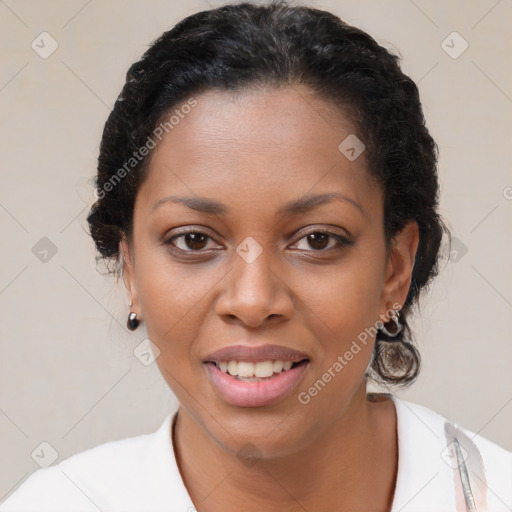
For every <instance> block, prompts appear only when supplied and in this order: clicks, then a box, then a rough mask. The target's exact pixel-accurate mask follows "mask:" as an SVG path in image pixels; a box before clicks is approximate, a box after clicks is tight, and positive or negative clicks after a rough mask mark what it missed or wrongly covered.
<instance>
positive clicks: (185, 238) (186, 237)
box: [165, 231, 211, 252]
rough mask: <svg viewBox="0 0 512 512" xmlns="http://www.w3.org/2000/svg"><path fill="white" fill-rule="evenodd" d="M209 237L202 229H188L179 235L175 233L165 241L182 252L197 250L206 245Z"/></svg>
mask: <svg viewBox="0 0 512 512" xmlns="http://www.w3.org/2000/svg"><path fill="white" fill-rule="evenodd" d="M208 240H211V238H210V237H209V236H208V235H207V234H206V233H203V232H202V231H188V232H186V233H183V234H181V235H175V236H173V237H171V238H170V239H169V240H167V241H166V242H165V244H166V245H172V246H174V247H176V248H177V249H179V250H181V251H183V252H199V251H201V250H202V249H204V248H205V247H206V245H207V244H208Z"/></svg>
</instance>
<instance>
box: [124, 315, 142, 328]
mask: <svg viewBox="0 0 512 512" xmlns="http://www.w3.org/2000/svg"><path fill="white" fill-rule="evenodd" d="M139 323H140V322H139V320H137V313H133V312H131V313H130V314H129V315H128V322H127V323H126V325H127V327H128V329H130V331H135V329H137V327H138V326H139Z"/></svg>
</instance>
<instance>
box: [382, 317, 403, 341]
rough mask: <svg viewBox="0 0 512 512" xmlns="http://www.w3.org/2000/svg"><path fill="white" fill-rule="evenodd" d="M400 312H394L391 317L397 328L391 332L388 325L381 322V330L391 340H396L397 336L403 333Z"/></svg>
mask: <svg viewBox="0 0 512 512" xmlns="http://www.w3.org/2000/svg"><path fill="white" fill-rule="evenodd" d="M399 315H400V311H393V313H392V315H391V320H392V321H393V322H394V325H395V327H394V328H392V330H391V331H390V330H389V329H388V328H387V327H386V325H385V324H384V323H382V322H380V325H379V329H380V331H382V332H383V333H384V334H385V335H386V336H389V337H390V338H394V337H395V336H397V335H398V334H399V333H400V332H402V329H403V325H402V324H401V323H400V320H399V318H398V317H399Z"/></svg>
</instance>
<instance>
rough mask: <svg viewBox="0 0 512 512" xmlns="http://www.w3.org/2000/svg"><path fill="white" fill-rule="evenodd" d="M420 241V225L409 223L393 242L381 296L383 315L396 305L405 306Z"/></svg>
mask: <svg viewBox="0 0 512 512" xmlns="http://www.w3.org/2000/svg"><path fill="white" fill-rule="evenodd" d="M419 240H420V237H419V229H418V224H417V223H416V222H415V221H409V222H408V223H407V224H406V225H405V227H404V228H403V229H402V231H400V232H399V233H397V234H396V235H395V237H394V238H393V240H392V241H391V246H390V249H389V254H388V261H387V263H386V270H385V276H384V287H383V289H382V295H381V310H382V311H381V313H383V312H385V311H388V310H389V309H390V308H391V305H392V304H395V303H398V304H400V306H403V304H404V302H405V300H406V299H407V294H408V293H409V287H410V286H411V280H412V271H413V268H414V261H415V258H416V251H417V249H418V243H419Z"/></svg>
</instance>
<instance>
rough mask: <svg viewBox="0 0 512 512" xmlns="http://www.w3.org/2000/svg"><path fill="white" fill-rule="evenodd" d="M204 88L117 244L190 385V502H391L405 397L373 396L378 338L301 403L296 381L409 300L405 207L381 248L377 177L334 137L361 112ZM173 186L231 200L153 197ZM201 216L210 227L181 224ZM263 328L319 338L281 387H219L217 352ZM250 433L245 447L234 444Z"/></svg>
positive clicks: (158, 155) (130, 281) (327, 505)
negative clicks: (238, 399)
mask: <svg viewBox="0 0 512 512" xmlns="http://www.w3.org/2000/svg"><path fill="white" fill-rule="evenodd" d="M196 99H197V102H198V104H197V106H196V107H195V108H194V109H193V110H192V111H191V112H190V113H189V114H188V115H187V116H186V117H185V118H184V119H182V120H181V121H180V123H179V124H178V125H177V126H175V127H174V129H173V130H172V131H170V132H169V133H168V134H167V135H166V136H165V137H164V138H163V140H162V141H161V142H160V143H159V144H158V145H157V147H156V148H155V149H154V150H153V153H152V155H151V161H150V164H149V168H148V176H147V179H146V180H145V181H144V182H143V184H142V185H141V187H140V189H139V192H138V194H137V198H136V202H135V209H134V230H133V238H132V240H127V239H123V241H122V244H121V249H122V253H123V258H124V267H123V268H124V280H125V284H126V287H127V290H128V293H129V295H130V296H131V298H132V300H133V307H132V308H131V310H132V311H134V312H136V313H137V315H138V318H139V319H141V320H143V321H144V322H145V324H146V328H147V331H148V335H149V338H150V339H151V340H152V341H153V343H155V345H157V346H158V348H159V349H160V351H161V354H160V357H158V359H157V364H158V366H159V369H160V371H161V373H162V375H163V377H164V379H165V380H166V382H167V383H168V385H169V386H170V387H171V389H172V390H173V392H174V393H175V394H176V396H177V398H178V399H179V401H180V410H179V414H178V419H177V422H176V428H175V443H176V455H177V460H178V465H179V468H180V471H181V474H182V478H183V480H184V483H185V485H186V487H187V489H188V491H189V494H190V496H191V498H192V500H193V502H194V504H195V506H196V509H197V510H198V511H199V512H217V511H223V512H225V511H235V510H240V509H243V510H246V511H248V512H251V511H258V512H259V511H261V510H265V511H268V512H273V511H278V510H279V511H282V510H286V511H291V512H294V511H301V512H303V511H304V510H306V511H315V512H324V511H332V510H340V511H341V510H346V511H356V510H360V511H366V512H367V511H380V512H382V511H386V510H389V509H390V507H391V503H392V499H393V494H394V489H395V482H396V470H397V439H396V414H395V410H394V405H393V403H392V402H391V401H389V400H385V401H382V402H371V401H369V400H367V398H366V381H365V377H364V373H365V370H366V368H367V366H368V363H369V361H370V357H371V354H372V351H373V346H374V339H373V338H369V339H368V342H367V343H366V344H360V348H361V349H360V351H359V352H358V353H357V354H356V355H354V357H353V358H352V359H351V360H350V361H349V362H348V364H346V366H344V368H343V369H342V371H340V372H339V373H337V374H336V376H335V377H333V378H332V379H331V380H330V382H329V383H328V384H327V385H326V386H325V387H324V388H323V389H322V390H321V391H320V392H319V393H318V394H316V396H314V397H312V398H311V400H310V401H309V402H308V403H307V404H304V403H301V402H300V401H299V400H298V396H299V393H300V392H304V391H305V390H306V391H307V390H308V389H309V388H310V387H311V386H312V385H313V384H314V383H315V382H316V381H318V379H320V378H321V377H322V375H323V374H324V372H326V371H327V369H328V368H329V367H332V365H333V363H334V362H335V361H336V360H337V358H338V356H340V355H343V354H344V353H345V352H346V351H347V350H348V349H349V347H350V346H351V344H352V343H353V341H354V340H356V339H357V336H358V334H360V333H361V332H362V331H364V329H365V328H369V327H371V326H374V325H375V323H376V322H377V321H378V320H379V319H381V318H383V316H385V315H386V313H387V312H388V311H389V309H390V307H391V305H393V304H403V303H404V301H405V299H406V296H407V292H408V290H409V286H410V282H411V273H412V268H413V264H414V256H415V254H416V250H417V245H418V229H417V226H416V224H415V223H413V222H411V223H409V224H408V225H407V226H406V228H405V229H404V230H403V231H402V232H401V233H399V235H397V237H396V238H395V239H394V240H393V241H392V244H391V245H390V247H389V250H387V248H386V243H385V238H384V229H383V197H382V190H381V188H380V187H379V185H378V184H377V183H375V181H373V180H372V178H371V175H370V172H369V170H368V168H367V162H366V160H365V158H364V153H363V155H361V156H360V157H359V158H357V159H356V160H354V161H350V160H349V159H347V158H346V157H345V156H344V155H343V154H342V153H341V152H340V151H339V149H338V145H339V144H340V142H341V141H343V140H344V139H345V138H346V137H347V136H348V135H350V134H352V133H355V129H354V127H353V126H352V125H351V123H350V121H349V120H348V118H347V117H345V116H344V115H343V113H342V112H341V111H339V110H338V109H336V108H335V107H334V106H333V105H332V104H330V103H328V102H325V101H324V100H321V99H319V98H317V97H316V96H315V95H314V94H313V93H312V92H310V91H309V90H308V89H306V88H305V87H293V88H292V87H287V88H281V89H277V90H276V89H272V90H266V91H262V90H259V91H256V90H246V91H243V92H242V93H237V94H232V93H228V92H214V91H210V92H206V93H202V94H200V95H197V97H196ZM333 192H336V193H339V194H340V195H342V196H343V197H344V198H345V199H334V200H331V201H329V202H326V203H324V204H321V205H317V206H316V207H314V208H313V209H311V210H309V211H303V212H299V213H295V214H293V215H291V216H287V217H285V216H283V215H278V213H277V212H278V211H279V210H280V209H281V208H282V207H283V206H284V205H285V203H287V202H289V201H292V200H295V199H298V198H301V197H303V196H304V195H309V194H323V193H333ZM171 195H175V196H178V195H179V196H189V197H197V196H200V197H208V198H211V199H214V200H216V201H219V202H222V203H223V204H224V205H225V207H226V209H227V210H228V211H227V213H225V214H222V213H220V212H217V213H204V212H199V211H196V210H194V209H191V208H189V207H187V206H185V205H183V204H178V203H175V202H172V201H165V202H163V203H162V204H161V205H160V206H158V207H156V208H155V207H154V205H155V203H156V202H157V201H159V200H161V199H162V198H165V197H167V196H171ZM191 228H195V229H198V230H200V231H201V232H202V233H204V235H205V236H203V237H200V236H199V237H198V236H197V235H195V236H192V237H190V236H188V237H187V236H184V235H186V233H187V232H190V229H191ZM311 233H328V234H330V235H331V236H330V237H327V238H325V237H324V238H323V239H322V240H321V241H319V239H318V238H316V240H311V237H307V235H308V234H311ZM178 235H182V236H180V237H179V238H173V237H178ZM332 235H339V236H341V237H343V238H344V239H345V240H346V241H345V242H340V243H338V242H337V239H336V238H335V237H334V236H332ZM317 236H318V235H317ZM247 237H252V238H254V239H255V240H256V241H257V243H258V244H259V246H260V247H261V249H262V253H261V254H260V255H259V256H258V257H257V258H256V259H255V260H254V261H252V262H251V263H247V262H246V261H245V260H244V259H243V258H241V257H240V256H239V254H238V253H237V252H236V248H237V247H238V246H239V245H240V244H241V243H242V242H243V241H244V240H245V239H246V238H247ZM171 238H172V241H171ZM166 242H167V243H166ZM267 343H271V344H278V345H283V346H285V347H290V348H293V349H296V350H300V351H303V352H305V353H307V354H308V356H309V359H310V361H309V363H308V366H307V368H306V371H305V372H304V374H303V377H302V380H301V381H300V382H299V384H298V386H297V388H296V389H294V391H293V392H292V393H291V394H289V395H288V396H286V397H285V398H284V399H282V400H280V401H279V402H277V403H274V404H273V405H267V406H260V407H238V406H234V405H231V404H229V403H227V402H226V401H224V400H223V399H222V397H221V396H220V395H219V394H218V392H217V391H216V389H215V387H214V386H213V385H212V383H211V381H210V379H209V376H208V372H207V371H206V368H205V364H204V361H205V358H206V356H207V355H208V354H210V353H211V352H212V351H214V350H217V349H220V348H222V347H226V346H229V345H233V344H246V345H258V346H259V345H264V344H267ZM247 446H251V447H253V449H254V450H255V454H256V458H255V459H256V460H254V461H253V463H252V464H248V463H247V461H245V462H244V461H243V460H241V458H240V457H237V454H238V453H239V451H240V450H241V449H242V447H247Z"/></svg>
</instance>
